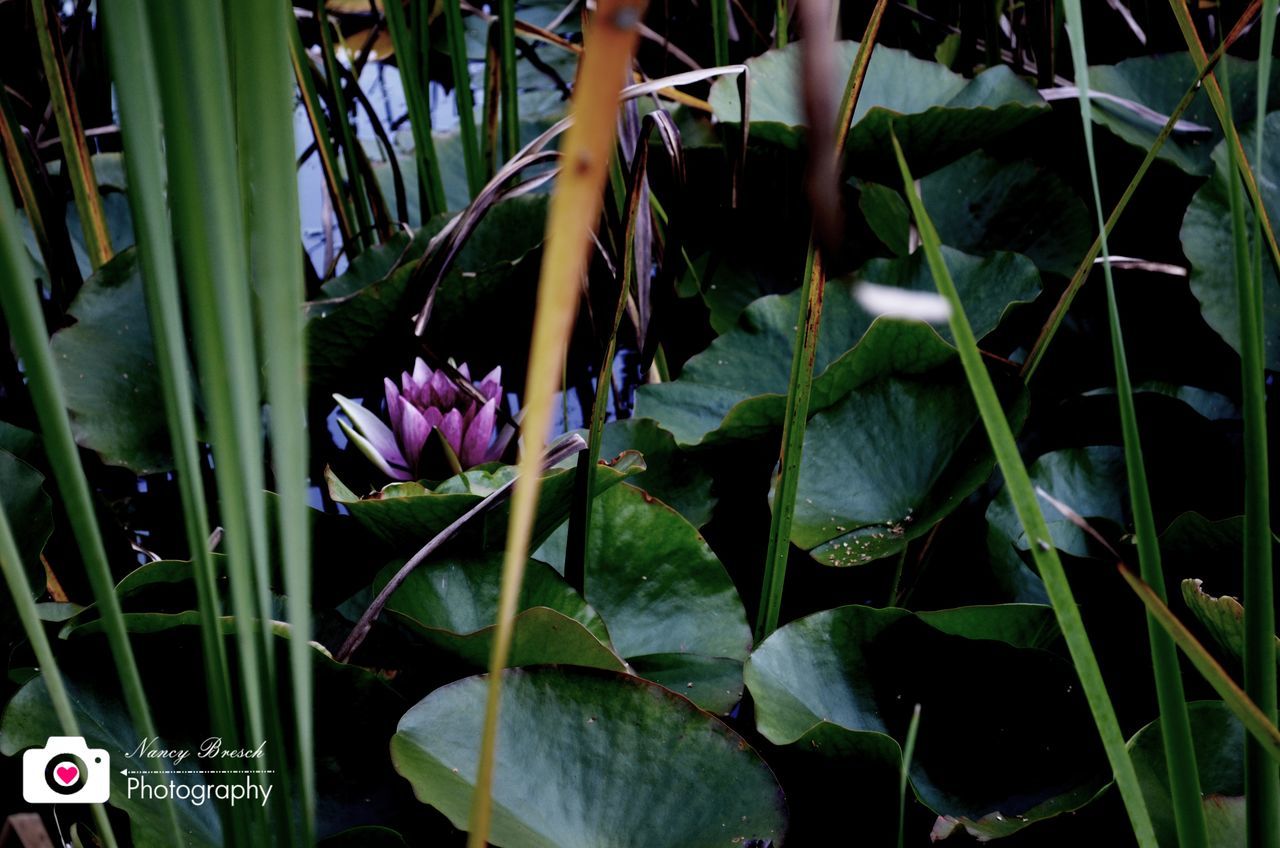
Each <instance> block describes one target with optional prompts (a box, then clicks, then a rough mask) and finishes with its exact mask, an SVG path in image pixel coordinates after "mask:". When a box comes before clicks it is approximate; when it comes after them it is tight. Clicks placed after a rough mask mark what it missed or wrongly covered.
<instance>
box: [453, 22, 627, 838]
mask: <svg viewBox="0 0 1280 848" xmlns="http://www.w3.org/2000/svg"><path fill="white" fill-rule="evenodd" d="M643 13H644V5H643V3H637V2H635V0H600V2H599V4H598V6H597V8H596V12H595V15H594V16H593V18H592V21H591V27H590V36H589V38H588V40H587V42H586V43H587V49H586V51H585V52H584V53H583V57H582V65H581V72H580V74H579V82H578V85H577V87H576V88H575V89H574V92H573V102H572V106H571V109H570V114H571V115H572V116H573V125H572V126H571V127H570V128H569V130H568V132H567V133H566V134H565V137H564V144H563V147H562V148H561V149H562V155H563V158H564V161H565V162H569V163H572V165H571V167H566V168H563V169H562V170H561V171H560V173H559V175H558V176H557V178H556V182H555V188H554V189H553V191H552V194H551V204H550V207H549V208H548V210H547V228H546V243H545V247H544V249H543V253H542V264H541V271H540V278H539V281H538V302H537V308H536V310H535V313H534V318H533V340H532V342H531V343H530V348H529V368H528V373H527V376H526V378H525V397H524V421H523V423H522V425H521V431H522V432H521V436H522V439H523V443H524V444H523V450H522V452H521V456H520V467H519V475H520V476H519V477H518V478H517V480H516V485H515V491H514V493H513V494H512V500H511V518H510V523H509V525H508V530H507V546H506V552H505V554H504V557H503V563H502V589H501V592H500V594H499V598H498V617H497V623H496V627H495V632H494V637H493V648H492V652H491V654H490V658H489V689H488V697H487V698H486V701H485V715H484V725H483V727H484V729H483V735H482V737H481V741H480V757H479V762H478V764H477V766H476V780H475V793H474V795H473V796H472V803H471V818H470V825H469V827H468V830H469V831H470V833H469V836H468V838H467V845H468V846H469V848H483V846H484V845H485V844H486V842H487V840H488V836H489V822H490V817H491V815H492V809H493V806H492V805H493V799H492V797H491V796H490V787H491V785H492V783H493V761H494V752H495V750H496V748H497V741H498V740H497V734H498V708H499V704H500V703H501V699H502V670H503V669H504V668H505V667H506V665H507V658H508V657H509V655H510V652H511V640H512V634H513V632H514V628H515V616H516V607H517V605H518V600H519V597H520V586H521V583H522V582H523V578H524V567H525V564H526V562H527V561H528V553H529V537H530V535H531V533H532V532H533V519H534V514H535V511H536V509H537V504H538V492H539V487H540V486H541V476H540V475H539V473H538V472H539V466H540V463H541V461H542V451H543V445H544V444H545V443H546V441H547V435H548V433H549V432H550V429H551V409H552V404H553V400H554V397H555V392H556V389H557V388H558V385H557V384H558V382H559V379H558V378H559V375H560V365H561V363H562V362H564V359H565V354H566V351H567V348H568V343H569V335H570V333H571V332H572V329H573V321H574V317H575V316H576V314H577V310H578V300H579V297H580V294H581V291H582V277H583V274H585V273H586V269H587V259H588V257H589V256H590V252H591V244H592V238H593V235H592V234H593V233H594V231H595V228H596V224H597V223H598V220H599V217H600V210H601V208H602V206H603V205H604V188H605V182H606V180H607V179H608V171H609V160H610V157H611V155H612V153H613V147H614V136H615V133H616V129H617V115H618V94H619V92H620V91H621V89H622V83H623V77H624V75H625V74H626V72H627V70H628V69H629V68H630V66H631V61H632V57H633V56H634V54H635V48H636V41H637V38H638V33H637V27H636V25H637V24H638V22H639V21H640V18H641V17H642V15H643Z"/></svg>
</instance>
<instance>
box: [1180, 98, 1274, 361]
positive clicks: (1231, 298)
mask: <svg viewBox="0 0 1280 848" xmlns="http://www.w3.org/2000/svg"><path fill="white" fill-rule="evenodd" d="M1265 127H1266V137H1267V138H1272V139H1274V138H1276V137H1277V134H1280V112H1272V113H1271V114H1270V115H1267V119H1266V122H1265ZM1256 139H1257V128H1256V127H1253V128H1251V129H1250V130H1248V131H1247V132H1244V133H1242V134H1241V142H1242V143H1243V144H1244V148H1245V150H1246V151H1247V152H1248V153H1249V154H1250V155H1252V153H1253V151H1254V145H1255V144H1256ZM1255 168H1261V169H1262V173H1263V179H1262V180H1260V181H1259V189H1260V191H1261V192H1262V201H1263V204H1264V205H1265V206H1266V209H1267V216H1268V217H1269V218H1270V219H1271V222H1272V226H1273V227H1274V226H1277V224H1278V223H1280V189H1277V187H1276V182H1275V179H1274V176H1275V175H1277V174H1280V147H1277V145H1275V144H1269V145H1267V146H1266V147H1265V149H1264V152H1263V160H1262V162H1261V163H1256V164H1255ZM1229 173H1230V162H1229V161H1228V154H1227V148H1226V142H1222V143H1221V144H1219V145H1218V146H1217V147H1216V148H1214V150H1213V173H1212V175H1211V176H1210V177H1209V181H1208V182H1206V183H1205V184H1204V186H1203V187H1202V188H1201V189H1200V190H1199V191H1197V192H1196V195H1195V197H1193V198H1192V199H1191V205H1190V206H1188V207H1187V214H1186V217H1185V218H1183V219H1182V251H1183V252H1184V253H1185V254H1186V255H1187V259H1189V260H1191V293H1192V294H1194V295H1195V296H1196V300H1198V301H1200V313H1201V314H1202V315H1203V316H1204V320H1205V321H1206V322H1208V324H1209V326H1210V327H1212V328H1213V331H1214V332H1215V333H1217V334H1218V335H1219V336H1221V337H1222V340H1223V341H1224V342H1226V343H1227V344H1229V345H1231V347H1232V348H1234V349H1235V350H1236V351H1237V352H1239V350H1240V315H1239V311H1240V307H1239V303H1240V301H1239V299H1238V298H1237V297H1236V280H1235V270H1234V268H1235V266H1234V259H1233V256H1234V253H1233V250H1234V247H1233V243H1232V239H1231V227H1230V226H1229V222H1230V220H1231V206H1230V201H1229V198H1228V194H1227V192H1228V185H1229V184H1228V182H1227V179H1228V174H1229ZM1245 218H1246V226H1245V232H1246V233H1247V234H1248V240H1249V242H1250V244H1251V245H1252V242H1253V218H1254V216H1253V209H1252V207H1251V206H1249V204H1248V203H1247V202H1246V205H1245ZM1263 256H1264V261H1263V263H1262V299H1263V310H1262V321H1263V328H1262V330H1263V332H1262V338H1263V344H1264V346H1265V348H1266V367H1267V368H1268V369H1270V370H1272V371H1277V370H1280V282H1278V281H1277V279H1276V270H1275V264H1274V263H1273V262H1271V261H1270V259H1269V258H1267V253H1266V251H1265V248H1264V253H1263Z"/></svg>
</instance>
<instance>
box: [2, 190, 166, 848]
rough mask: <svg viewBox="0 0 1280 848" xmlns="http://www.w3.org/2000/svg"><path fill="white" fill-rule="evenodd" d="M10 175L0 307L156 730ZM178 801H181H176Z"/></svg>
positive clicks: (124, 669)
mask: <svg viewBox="0 0 1280 848" xmlns="http://www.w3.org/2000/svg"><path fill="white" fill-rule="evenodd" d="M17 220H18V216H17V214H16V213H15V212H14V206H13V198H12V195H10V193H9V181H8V180H0V310H3V312H4V319H5V321H6V322H7V323H8V325H9V335H10V337H11V338H12V340H13V345H14V349H15V350H16V351H17V354H18V357H19V358H20V359H21V360H22V367H23V372H24V373H25V375H26V377H27V388H28V389H29V390H30V392H31V402H32V404H33V405H34V406H35V410H36V418H37V419H38V420H39V422H40V434H41V436H42V437H43V439H44V446H45V453H46V454H47V456H48V458H49V465H50V467H51V468H52V469H53V476H54V479H55V481H56V482H57V484H58V490H59V491H60V492H61V493H62V501H63V505H64V506H65V507H66V511H67V517H68V519H69V520H70V523H71V530H72V533H73V534H74V536H75V539H76V544H77V546H78V547H79V550H80V556H81V558H82V559H83V560H84V565H85V571H86V572H87V574H88V577H89V585H90V587H91V588H92V589H93V597H94V600H95V601H96V602H97V604H98V607H99V609H100V610H101V612H102V624H103V629H104V630H105V631H106V634H107V643H108V644H109V645H110V647H111V656H112V659H113V660H114V661H115V664H116V675H117V676H118V677H119V680H120V688H121V689H122V690H123V692H124V701H125V705H126V707H127V708H128V710H129V716H130V718H131V719H132V720H133V727H134V730H135V731H137V732H138V734H139V735H141V736H155V735H156V730H155V722H153V721H152V719H151V707H150V705H149V703H148V701H147V695H146V692H145V691H143V688H142V677H141V675H140V674H139V673H138V664H137V662H136V660H135V659H134V656H133V648H132V647H131V646H130V644H129V634H128V631H126V629H125V626H124V615H123V614H122V613H121V610H120V599H119V598H118V597H117V596H116V590H115V581H114V580H113V579H112V576H111V568H110V566H109V565H108V564H107V551H106V548H105V547H104V545H103V541H102V533H101V530H100V528H99V527H98V519H97V516H96V512H95V509H94V499H93V493H92V491H91V490H90V488H89V480H88V478H87V477H85V473H84V466H83V465H82V464H81V462H80V449H79V447H77V445H76V442H75V438H74V437H73V436H72V434H71V421H70V419H69V418H68V417H67V412H66V410H67V403H66V393H65V392H64V391H63V388H62V382H61V380H60V378H59V377H58V371H57V369H56V368H55V367H54V364H53V351H52V349H51V348H50V347H49V331H48V329H47V328H46V326H45V323H44V313H43V312H42V311H41V308H40V299H39V296H38V295H37V294H36V283H35V280H36V277H35V273H34V272H33V271H32V269H31V265H30V262H29V261H28V259H27V249H26V247H25V246H24V245H23V243H22V236H21V235H20V234H19V233H18V228H17ZM173 803H176V802H173ZM173 803H170V804H168V805H166V807H167V811H168V815H169V819H170V824H171V825H172V827H173V828H174V832H175V835H176V834H177V832H178V820H177V815H176V812H175V811H174V808H173Z"/></svg>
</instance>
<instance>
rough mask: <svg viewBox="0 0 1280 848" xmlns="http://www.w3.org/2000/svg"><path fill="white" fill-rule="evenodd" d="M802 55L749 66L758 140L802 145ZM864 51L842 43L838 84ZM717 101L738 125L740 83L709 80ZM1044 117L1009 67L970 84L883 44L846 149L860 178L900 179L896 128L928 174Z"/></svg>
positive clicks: (780, 54)
mask: <svg viewBox="0 0 1280 848" xmlns="http://www.w3.org/2000/svg"><path fill="white" fill-rule="evenodd" d="M801 49H802V48H801V45H800V44H799V43H798V42H796V43H792V44H789V45H787V46H786V47H783V48H781V49H779V50H770V51H769V52H767V53H764V54H763V55H760V56H757V57H755V58H754V59H748V60H747V66H748V67H749V68H750V69H751V77H750V80H749V82H748V87H747V94H748V96H749V98H750V101H751V110H750V121H751V134H752V136H754V137H756V138H761V139H765V140H768V141H772V142H776V143H780V144H784V145H787V146H790V147H796V146H798V145H799V144H800V141H801V139H802V137H803V128H804V125H805V111H804V103H803V100H802V92H803V91H804V87H803V86H802V85H801V71H800V52H801ZM857 52H858V44H857V42H854V41H841V42H839V43H838V44H836V49H835V56H834V60H835V67H834V69H833V73H834V74H835V76H836V77H837V78H838V79H845V78H846V77H848V75H849V71H850V69H851V68H852V67H853V62H854V57H855V56H856V55H857ZM710 103H711V109H712V113H713V114H714V115H715V117H716V118H717V119H718V120H719V121H721V122H737V121H741V119H742V109H741V103H740V101H739V96H738V83H737V80H735V79H734V78H732V77H722V78H720V79H718V80H716V82H715V83H713V84H712V86H711V97H710ZM1046 111H1048V107H1047V105H1046V104H1045V102H1044V100H1043V99H1041V97H1040V95H1039V94H1037V93H1036V90H1035V89H1034V88H1032V87H1031V85H1029V84H1028V83H1026V82H1024V81H1022V80H1021V79H1019V78H1018V77H1017V76H1016V75H1015V74H1014V73H1013V72H1012V71H1010V70H1009V69H1008V68H1007V67H1005V66H1003V65H999V66H996V67H994V68H990V69H988V70H986V71H984V72H983V73H981V74H979V75H978V76H977V77H975V78H974V79H972V80H967V79H965V78H964V77H962V76H960V75H959V74H956V73H953V72H952V71H950V70H949V69H947V68H945V67H943V66H942V65H939V64H937V63H935V62H927V61H924V60H922V59H917V58H915V57H914V56H912V55H911V54H910V53H908V52H907V51H905V50H897V49H894V48H891V47H879V46H877V47H876V49H875V52H874V53H872V54H871V63H870V65H869V66H868V68H867V75H866V78H865V80H864V82H863V88H862V95H861V97H860V98H859V99H858V106H857V109H856V110H855V111H854V114H853V129H852V130H851V131H850V133H849V139H848V143H847V146H846V150H847V154H848V159H849V162H850V164H851V166H852V167H853V168H854V169H855V170H857V171H858V172H860V173H861V172H873V173H896V171H894V170H893V168H894V159H893V153H892V147H891V146H890V145H889V143H888V139H889V129H890V126H892V127H893V128H894V131H895V132H896V133H897V136H898V139H899V140H900V141H901V143H902V146H903V149H904V150H905V151H906V153H907V158H908V159H909V160H910V161H911V165H912V168H913V169H914V170H915V171H916V173H920V174H923V173H927V172H929V171H930V170H933V169H934V168H937V167H939V166H941V165H945V164H946V163H948V162H951V161H954V160H955V159H957V158H959V157H960V156H963V155H964V154H965V153H968V152H969V151H971V150H974V149H975V148H977V147H981V146H982V145H983V144H986V143H987V142H988V141H991V140H992V139H994V138H996V137H997V136H999V135H1000V134H1002V133H1004V132H1006V131H1008V130H1011V129H1013V128H1015V127H1018V126H1021V125H1022V124H1024V123H1026V122H1027V121H1029V120H1031V119H1032V118H1034V117H1036V116H1037V115H1040V114H1043V113H1044V112H1046Z"/></svg>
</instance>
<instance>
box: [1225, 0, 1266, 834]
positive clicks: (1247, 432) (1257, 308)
mask: <svg viewBox="0 0 1280 848" xmlns="http://www.w3.org/2000/svg"><path fill="white" fill-rule="evenodd" d="M1275 13H1276V3H1275V0H1267V2H1264V3H1263V6H1262V27H1261V36H1260V44H1259V55H1258V100H1257V111H1256V114H1255V118H1256V120H1257V123H1256V127H1257V134H1258V139H1257V147H1256V151H1255V159H1254V167H1255V168H1257V169H1259V170H1258V173H1257V174H1255V175H1254V176H1255V178H1256V179H1257V180H1258V181H1261V180H1262V179H1263V178H1264V175H1263V174H1262V172H1261V167H1262V161H1263V160H1262V153H1263V149H1264V148H1263V144H1264V132H1263V126H1264V123H1263V121H1264V119H1265V118H1266V106H1267V87H1268V86H1267V83H1268V81H1269V79H1270V73H1271V49H1272V46H1273V45H1274V43H1275ZM1268 16H1269V17H1268ZM1223 80H1224V85H1223V94H1224V98H1223V99H1224V102H1225V103H1226V104H1227V109H1228V123H1231V124H1232V129H1231V132H1230V134H1229V135H1228V137H1227V139H1228V140H1227V149H1228V153H1229V154H1230V165H1231V170H1230V171H1229V172H1228V173H1229V174H1230V178H1229V183H1230V185H1229V197H1230V202H1231V233H1232V241H1233V246H1234V255H1235V273H1236V300H1237V303H1238V307H1239V316H1240V383H1241V393H1242V395H1243V400H1244V468H1245V485H1244V503H1245V513H1244V608H1245V614H1244V631H1245V632H1244V691H1245V693H1246V694H1247V695H1248V696H1249V698H1250V699H1251V700H1252V701H1253V702H1254V703H1255V704H1256V705H1257V707H1258V709H1259V710H1260V711H1261V712H1262V714H1263V715H1264V716H1266V717H1267V719H1268V721H1269V722H1271V724H1273V725H1274V724H1275V721H1276V649H1275V627H1276V621H1275V606H1274V595H1273V583H1274V576H1273V574H1272V571H1271V520H1270V509H1271V505H1270V495H1269V490H1268V486H1269V480H1268V477H1269V475H1268V470H1267V389H1266V364H1265V362H1266V360H1265V350H1264V345H1265V342H1264V339H1265V330H1264V326H1263V289H1262V287H1263V284H1264V280H1265V276H1264V274H1263V264H1262V263H1263V261H1264V260H1263V255H1262V216H1260V215H1258V214H1256V213H1255V215H1254V221H1253V223H1254V226H1253V233H1252V236H1253V253H1252V259H1251V258H1250V249H1249V236H1250V233H1249V228H1248V225H1247V224H1246V222H1245V210H1244V201H1243V198H1242V197H1241V193H1240V181H1239V180H1237V179H1235V172H1236V171H1237V170H1238V169H1239V168H1240V166H1241V164H1242V159H1241V157H1240V156H1239V155H1238V150H1237V148H1240V149H1242V147H1240V137H1239V133H1238V132H1237V131H1236V130H1235V127H1234V122H1233V121H1231V120H1230V117H1231V116H1230V104H1231V100H1230V97H1229V96H1228V95H1229V94H1230V91H1229V89H1228V87H1227V82H1228V81H1227V79H1226V77H1225V76H1224V77H1223ZM1246 170H1247V166H1246ZM1244 787H1245V837H1246V839H1245V841H1246V843H1247V845H1249V846H1250V848H1264V846H1265V848H1274V846H1275V845H1277V844H1280V843H1278V842H1277V838H1278V837H1280V770H1277V767H1276V763H1275V761H1274V760H1272V759H1271V758H1269V757H1268V756H1267V753H1266V751H1265V750H1264V749H1263V746H1262V745H1261V744H1260V743H1259V742H1258V741H1256V740H1255V739H1246V740H1245V749H1244Z"/></svg>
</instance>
